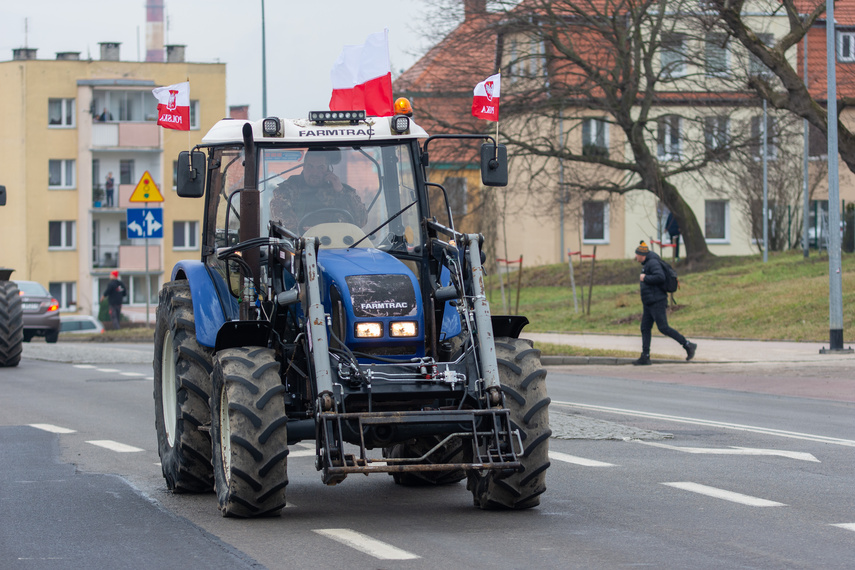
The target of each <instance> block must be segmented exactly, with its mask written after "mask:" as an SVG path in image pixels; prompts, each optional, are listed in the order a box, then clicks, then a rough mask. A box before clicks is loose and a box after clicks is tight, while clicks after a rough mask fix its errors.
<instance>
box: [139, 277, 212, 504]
mask: <svg viewBox="0 0 855 570" xmlns="http://www.w3.org/2000/svg"><path fill="white" fill-rule="evenodd" d="M210 397H211V349H209V348H207V347H204V346H202V345H200V344H199V343H198V342H196V325H195V320H194V318H193V301H192V299H191V298H190V286H189V285H188V284H187V281H172V282H169V283H166V284H165V285H164V286H163V289H161V291H160V300H159V302H158V306H157V324H156V329H155V333H154V413H155V416H154V424H155V428H156V429H157V451H158V453H159V454H160V464H161V468H162V470H163V477H164V479H166V485H167V487H169V488H170V489H171V490H173V491H174V492H176V493H182V492H192V493H202V492H210V491H213V489H214V475H213V468H212V467H211V437H210V435H208V433H207V431H203V430H207V428H208V426H209V425H210V423H211V413H210V407H209V404H208V400H209V399H210ZM200 428H201V429H200Z"/></svg>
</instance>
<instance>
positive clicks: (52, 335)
mask: <svg viewBox="0 0 855 570" xmlns="http://www.w3.org/2000/svg"><path fill="white" fill-rule="evenodd" d="M58 340H59V331H48V332H46V333H45V342H49V343H50V344H54V343H55V342H56V341H58Z"/></svg>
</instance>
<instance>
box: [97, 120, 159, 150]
mask: <svg viewBox="0 0 855 570" xmlns="http://www.w3.org/2000/svg"><path fill="white" fill-rule="evenodd" d="M92 147H93V148H122V149H140V148H158V149H159V147H160V131H159V127H158V126H157V123H152V122H140V123H137V122H99V121H96V122H94V123H92Z"/></svg>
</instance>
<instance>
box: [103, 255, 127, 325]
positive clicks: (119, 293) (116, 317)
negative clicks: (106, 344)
mask: <svg viewBox="0 0 855 570" xmlns="http://www.w3.org/2000/svg"><path fill="white" fill-rule="evenodd" d="M110 277H112V278H113V279H112V280H111V281H110V283H109V284H108V285H107V288H106V289H104V294H103V295H101V300H102V301H103V300H104V299H107V303H108V304H109V305H110V322H112V323H113V330H119V325H120V321H121V318H122V301H123V300H124V298H125V294H126V293H127V289H126V288H125V284H124V283H122V281H121V280H120V279H119V272H118V271H116V270H113V271H112V272H111V273H110Z"/></svg>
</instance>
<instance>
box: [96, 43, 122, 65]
mask: <svg viewBox="0 0 855 570" xmlns="http://www.w3.org/2000/svg"><path fill="white" fill-rule="evenodd" d="M98 45H99V46H101V61H119V46H120V45H122V42H98Z"/></svg>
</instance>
